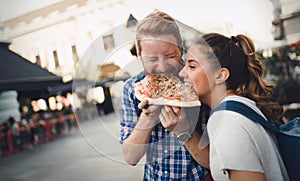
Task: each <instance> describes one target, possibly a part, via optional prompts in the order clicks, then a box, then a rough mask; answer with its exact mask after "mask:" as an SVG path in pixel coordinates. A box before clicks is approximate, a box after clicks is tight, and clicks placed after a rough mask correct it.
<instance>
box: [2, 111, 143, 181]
mask: <svg viewBox="0 0 300 181" xmlns="http://www.w3.org/2000/svg"><path fill="white" fill-rule="evenodd" d="M79 128H80V129H78V130H72V131H71V132H70V133H69V134H67V135H66V136H63V137H61V138H58V139H56V140H53V141H51V142H48V143H43V144H40V145H36V146H34V147H33V148H31V149H30V148H26V149H25V150H22V151H20V152H17V153H14V154H11V155H8V156H5V157H0V180H1V181H69V180H70V181H116V180H120V181H135V180H142V174H143V165H142V164H139V165H137V166H135V167H133V166H130V165H128V164H126V163H125V162H124V161H123V156H122V150H121V145H120V143H119V142H118V139H119V129H120V128H119V118H118V116H117V115H116V114H115V113H111V114H108V115H105V116H102V117H98V118H95V119H92V120H89V121H81V123H80V126H79ZM141 162H142V161H141Z"/></svg>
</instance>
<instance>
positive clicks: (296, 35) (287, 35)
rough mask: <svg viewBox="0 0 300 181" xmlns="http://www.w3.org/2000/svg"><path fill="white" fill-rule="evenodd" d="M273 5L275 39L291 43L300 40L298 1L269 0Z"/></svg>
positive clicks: (299, 7) (299, 4)
mask: <svg viewBox="0 0 300 181" xmlns="http://www.w3.org/2000/svg"><path fill="white" fill-rule="evenodd" d="M271 1H272V2H273V6H274V20H273V22H272V23H273V27H274V31H273V35H274V39H275V40H286V44H292V43H295V42H297V41H298V40H300V1H296V0H271Z"/></svg>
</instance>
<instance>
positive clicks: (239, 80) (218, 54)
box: [196, 33, 283, 121]
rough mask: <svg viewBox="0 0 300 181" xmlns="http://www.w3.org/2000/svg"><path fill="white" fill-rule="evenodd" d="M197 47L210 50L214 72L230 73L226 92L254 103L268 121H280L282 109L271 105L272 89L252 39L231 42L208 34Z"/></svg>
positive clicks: (225, 38)
mask: <svg viewBox="0 0 300 181" xmlns="http://www.w3.org/2000/svg"><path fill="white" fill-rule="evenodd" d="M196 44H200V45H204V46H208V47H209V49H210V50H208V52H207V53H208V59H209V60H213V61H211V62H212V66H213V67H214V68H216V69H217V68H227V69H228V70H229V72H230V76H229V78H228V79H227V80H226V90H227V91H231V92H233V93H235V94H237V95H240V96H243V97H247V98H249V99H252V100H254V101H255V102H256V104H257V106H258V107H259V108H260V110H261V111H262V112H263V113H264V115H265V116H266V117H267V118H268V119H269V120H277V121H279V120H280V118H281V116H282V112H283V110H282V107H281V106H280V105H279V104H278V103H276V102H273V101H272V89H273V86H272V85H271V84H268V83H266V82H265V81H264V80H263V79H262V75H263V66H262V62H261V61H260V60H259V59H258V56H257V54H256V53H255V47H254V43H253V42H252V40H251V39H250V38H248V37H247V36H245V35H237V36H235V37H234V36H232V37H230V38H229V37H226V36H224V35H221V34H217V33H209V34H204V35H202V36H201V38H199V39H198V41H197V42H196ZM214 60H217V61H214Z"/></svg>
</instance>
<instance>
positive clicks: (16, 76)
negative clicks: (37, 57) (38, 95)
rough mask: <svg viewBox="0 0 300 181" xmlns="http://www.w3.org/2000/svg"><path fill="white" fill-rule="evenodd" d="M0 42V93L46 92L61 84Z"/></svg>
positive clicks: (59, 79) (56, 77) (60, 79)
mask: <svg viewBox="0 0 300 181" xmlns="http://www.w3.org/2000/svg"><path fill="white" fill-rule="evenodd" d="M9 44H10V43H7V42H0V91H5V90H16V91H32V92H33V91H48V90H49V89H52V87H55V86H56V85H61V84H62V78H61V77H59V76H56V75H55V74H53V73H51V72H49V71H48V70H46V69H43V68H41V67H40V66H38V65H36V64H34V63H32V62H30V61H28V60H26V59H25V58H23V57H21V56H20V55H18V54H16V53H14V52H13V51H11V50H9V48H8V46H9Z"/></svg>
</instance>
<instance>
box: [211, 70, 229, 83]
mask: <svg viewBox="0 0 300 181" xmlns="http://www.w3.org/2000/svg"><path fill="white" fill-rule="evenodd" d="M229 75H230V72H229V70H228V69H227V68H221V69H220V70H219V71H218V74H217V78H216V80H215V83H216V84H221V83H224V82H225V81H226V80H227V79H228V78H229Z"/></svg>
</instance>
